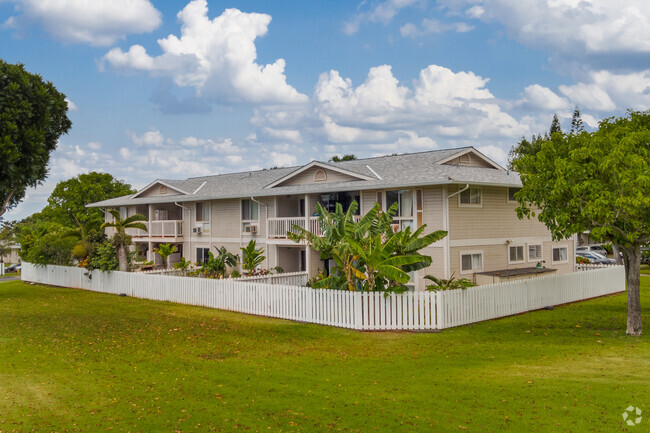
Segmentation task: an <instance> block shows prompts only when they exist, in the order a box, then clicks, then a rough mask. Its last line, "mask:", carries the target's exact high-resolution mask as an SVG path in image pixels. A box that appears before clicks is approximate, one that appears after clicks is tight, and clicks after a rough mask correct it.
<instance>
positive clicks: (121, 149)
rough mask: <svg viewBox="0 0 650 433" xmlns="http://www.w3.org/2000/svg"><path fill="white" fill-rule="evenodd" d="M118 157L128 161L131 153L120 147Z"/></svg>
mask: <svg viewBox="0 0 650 433" xmlns="http://www.w3.org/2000/svg"><path fill="white" fill-rule="evenodd" d="M120 155H121V156H122V158H124V159H129V158H131V155H132V153H131V151H130V150H129V149H128V148H127V147H122V148H120Z"/></svg>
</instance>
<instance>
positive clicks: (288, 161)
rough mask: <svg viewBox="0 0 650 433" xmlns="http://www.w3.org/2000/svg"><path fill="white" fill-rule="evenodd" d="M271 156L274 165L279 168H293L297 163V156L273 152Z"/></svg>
mask: <svg viewBox="0 0 650 433" xmlns="http://www.w3.org/2000/svg"><path fill="white" fill-rule="evenodd" d="M270 156H271V162H272V164H273V165H274V166H278V167H287V166H291V165H294V164H295V163H296V161H297V158H296V156H295V155H290V154H288V153H278V152H271V155H270Z"/></svg>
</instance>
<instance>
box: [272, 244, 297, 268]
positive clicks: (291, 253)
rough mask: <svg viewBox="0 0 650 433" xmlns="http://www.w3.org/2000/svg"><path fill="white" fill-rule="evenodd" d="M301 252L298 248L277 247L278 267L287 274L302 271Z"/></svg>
mask: <svg viewBox="0 0 650 433" xmlns="http://www.w3.org/2000/svg"><path fill="white" fill-rule="evenodd" d="M300 250H301V248H298V247H285V246H279V245H278V246H277V251H278V252H277V254H278V266H281V267H282V269H283V270H284V271H285V272H298V271H300Z"/></svg>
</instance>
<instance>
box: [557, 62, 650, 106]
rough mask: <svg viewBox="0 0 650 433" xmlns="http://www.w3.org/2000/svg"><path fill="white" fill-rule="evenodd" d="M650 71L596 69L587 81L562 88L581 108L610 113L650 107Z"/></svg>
mask: <svg viewBox="0 0 650 433" xmlns="http://www.w3.org/2000/svg"><path fill="white" fill-rule="evenodd" d="M648 89H650V70H645V71H640V72H629V73H614V72H611V71H606V70H600V71H592V72H590V73H589V74H588V76H587V77H586V79H585V81H583V82H579V83H577V84H574V85H566V86H560V91H561V92H562V93H563V94H564V95H565V96H567V97H568V98H569V99H571V101H572V102H573V103H574V104H577V105H578V106H580V107H581V108H585V109H590V110H595V111H601V112H609V111H613V110H615V109H619V110H620V109H624V108H633V109H636V110H646V109H648V107H650V93H649V92H648Z"/></svg>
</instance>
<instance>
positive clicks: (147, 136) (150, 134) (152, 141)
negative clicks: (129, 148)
mask: <svg viewBox="0 0 650 433" xmlns="http://www.w3.org/2000/svg"><path fill="white" fill-rule="evenodd" d="M127 135H128V136H129V137H131V140H133V143H134V144H136V145H138V146H155V147H161V146H162V145H163V144H165V137H163V135H162V133H161V132H160V131H158V130H157V129H152V130H150V131H147V132H145V133H144V134H142V135H137V134H136V133H135V132H133V131H127Z"/></svg>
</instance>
